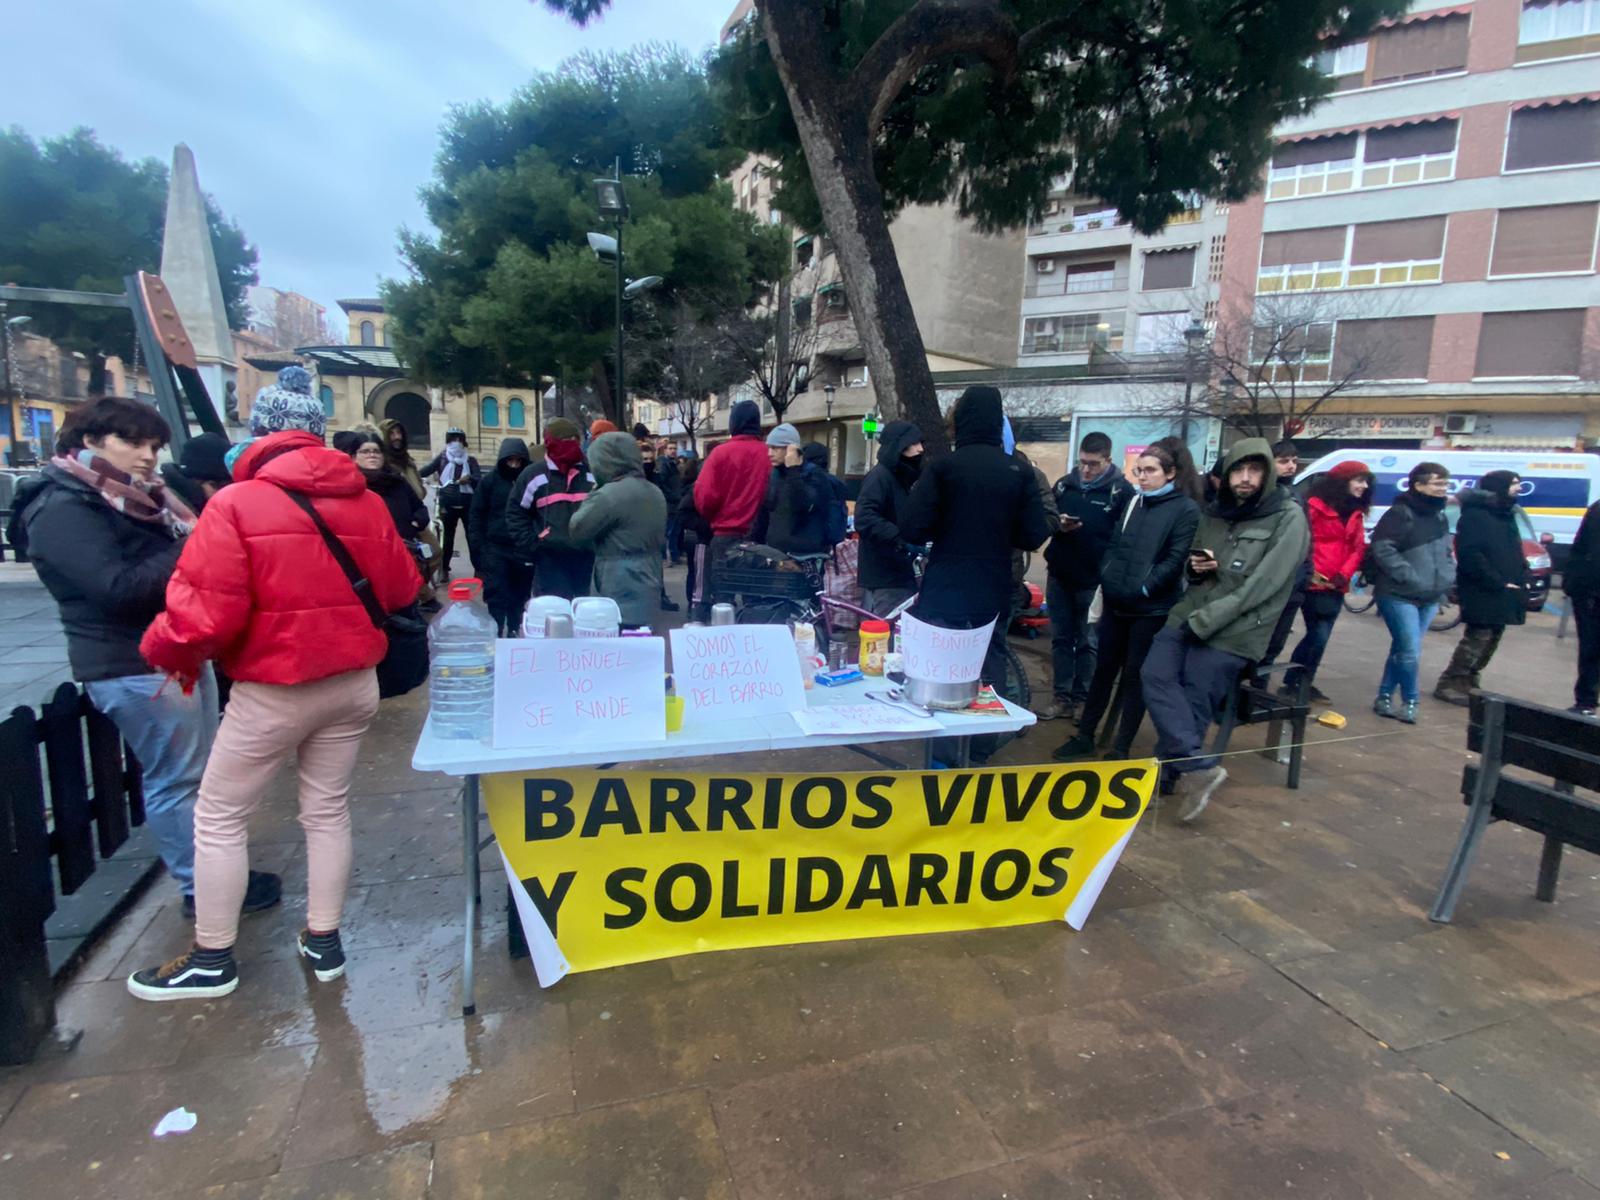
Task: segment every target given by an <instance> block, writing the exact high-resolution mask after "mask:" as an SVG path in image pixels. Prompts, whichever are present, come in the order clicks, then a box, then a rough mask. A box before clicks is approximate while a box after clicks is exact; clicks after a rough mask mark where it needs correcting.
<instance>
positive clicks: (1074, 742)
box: [1050, 733, 1094, 762]
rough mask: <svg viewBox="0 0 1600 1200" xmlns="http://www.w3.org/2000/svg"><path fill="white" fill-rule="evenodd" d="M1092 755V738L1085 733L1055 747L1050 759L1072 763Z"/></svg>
mask: <svg viewBox="0 0 1600 1200" xmlns="http://www.w3.org/2000/svg"><path fill="white" fill-rule="evenodd" d="M1093 753H1094V738H1092V737H1090V736H1089V735H1088V734H1086V733H1080V734H1077V735H1076V736H1074V737H1071V738H1068V739H1067V740H1066V741H1065V742H1063V743H1061V745H1059V746H1057V747H1056V748H1055V750H1054V751H1052V752H1051V755H1050V757H1051V758H1053V759H1055V760H1056V761H1057V762H1072V761H1073V760H1074V759H1078V758H1088V757H1089V756H1090V755H1092V754H1093Z"/></svg>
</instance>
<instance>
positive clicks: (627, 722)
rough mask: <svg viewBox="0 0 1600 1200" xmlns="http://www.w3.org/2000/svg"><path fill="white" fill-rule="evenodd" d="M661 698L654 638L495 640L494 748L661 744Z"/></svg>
mask: <svg viewBox="0 0 1600 1200" xmlns="http://www.w3.org/2000/svg"><path fill="white" fill-rule="evenodd" d="M666 695H667V693H666V643H665V642H663V641H662V640H661V639H660V638H639V637H633V638H584V639H583V640H582V641H579V640H577V639H575V638H559V639H555V640H546V639H539V640H534V639H529V638H521V639H517V638H502V639H501V640H500V641H498V642H496V643H495V659H494V747H495V749H496V750H505V749H510V748H514V747H519V746H551V745H563V746H566V745H575V744H576V745H591V744H593V745H599V744H602V743H603V744H605V745H609V746H618V745H626V744H628V743H631V742H651V741H663V740H665V738H666V736H667V703H666Z"/></svg>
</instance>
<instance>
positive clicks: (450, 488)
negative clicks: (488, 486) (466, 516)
mask: <svg viewBox="0 0 1600 1200" xmlns="http://www.w3.org/2000/svg"><path fill="white" fill-rule="evenodd" d="M444 464H445V457H444V451H443V450H441V451H439V453H437V454H435V455H434V456H433V460H432V461H431V462H429V463H428V465H427V466H425V467H423V468H422V470H421V471H419V472H417V475H418V478H421V479H426V478H428V476H430V475H438V476H439V477H440V478H441V479H442V478H443V477H444V476H443V472H444ZM482 478H483V468H482V467H480V466H479V465H478V460H477V459H476V458H474V457H473V456H472V455H470V454H469V455H467V469H466V473H465V476H464V482H465V484H466V486H465V487H463V486H462V484H463V479H462V478H458V479H453V480H451V481H450V482H449V483H441V484H440V485H439V511H440V512H441V513H446V512H453V513H463V512H467V511H469V510H470V509H471V507H472V495H473V493H474V492H475V491H476V490H477V487H478V481H479V480H480V479H482Z"/></svg>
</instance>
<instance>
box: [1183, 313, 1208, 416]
mask: <svg viewBox="0 0 1600 1200" xmlns="http://www.w3.org/2000/svg"><path fill="white" fill-rule="evenodd" d="M1205 340H1206V327H1205V326H1204V325H1202V324H1200V322H1199V321H1198V320H1197V319H1196V318H1193V317H1191V318H1190V319H1189V327H1188V328H1187V329H1185V330H1184V331H1183V419H1182V420H1181V421H1180V422H1179V426H1178V429H1179V433H1178V436H1179V437H1180V438H1181V439H1182V441H1183V444H1184V445H1185V446H1187V445H1188V444H1189V406H1190V404H1191V402H1192V401H1193V398H1194V367H1195V361H1196V359H1197V358H1198V357H1199V354H1200V350H1201V348H1202V343H1204V341H1205Z"/></svg>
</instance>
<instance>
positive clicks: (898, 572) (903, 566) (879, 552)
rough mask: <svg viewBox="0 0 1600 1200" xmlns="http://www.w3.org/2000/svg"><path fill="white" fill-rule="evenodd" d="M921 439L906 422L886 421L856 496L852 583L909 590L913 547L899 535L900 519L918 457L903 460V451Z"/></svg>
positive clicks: (913, 575)
mask: <svg viewBox="0 0 1600 1200" xmlns="http://www.w3.org/2000/svg"><path fill="white" fill-rule="evenodd" d="M921 440H922V431H921V430H920V429H918V428H917V427H916V426H915V425H913V424H912V423H911V422H910V421H890V422H889V423H888V424H887V425H885V426H884V427H883V435H882V436H881V437H880V438H879V439H878V463H877V465H876V466H875V467H873V468H872V470H870V471H868V472H867V476H866V478H865V479H863V480H862V481H861V491H860V492H859V493H858V494H857V495H856V533H857V535H859V537H860V541H861V561H860V565H859V567H858V568H857V572H856V575H857V578H858V579H859V580H860V583H861V586H862V587H864V588H914V587H916V586H917V577H916V573H915V572H914V571H913V570H912V566H911V564H912V559H913V558H914V557H915V555H916V549H917V548H916V547H915V546H912V545H911V544H910V543H908V542H907V541H906V539H905V536H904V535H903V534H902V533H901V532H900V515H901V514H902V513H904V512H905V510H906V505H907V504H908V503H909V502H910V500H911V485H912V484H914V483H916V481H917V476H918V475H919V474H921V471H922V459H921V457H920V456H919V457H918V458H917V459H916V460H915V461H914V462H913V463H907V462H905V461H903V457H902V456H903V455H904V454H905V452H906V447H907V446H914V445H916V444H917V443H918V442H920V441H921Z"/></svg>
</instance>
